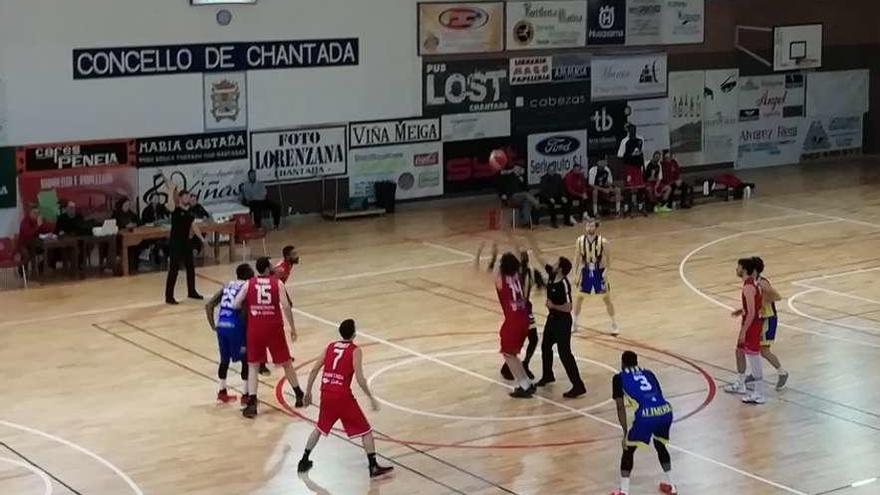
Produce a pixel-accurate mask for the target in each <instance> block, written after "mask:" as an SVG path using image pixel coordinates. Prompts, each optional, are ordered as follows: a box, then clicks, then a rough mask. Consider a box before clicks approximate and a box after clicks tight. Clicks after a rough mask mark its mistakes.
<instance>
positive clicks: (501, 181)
mask: <svg viewBox="0 0 880 495" xmlns="http://www.w3.org/2000/svg"><path fill="white" fill-rule="evenodd" d="M524 175H525V170H524V169H523V168H522V167H519V166H513V167H511V168H507V169H504V170H502V171H501V172H499V173H498V196H499V197H500V198H501V201H502V202H503V203H504V204H505V205H506V206H509V207H511V208H516V209H517V212H518V216H519V224H520V225H526V224H528V223H529V222H530V221H531V222H533V223H538V218H537V214H538V208H540V206H541V204H540V203H539V202H538V199H537V198H535V196H533V195H532V193H530V192H529V188H528V186H527V185H526V182H525V179H524V177H523V176H524Z"/></svg>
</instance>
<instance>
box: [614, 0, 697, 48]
mask: <svg viewBox="0 0 880 495" xmlns="http://www.w3.org/2000/svg"><path fill="white" fill-rule="evenodd" d="M630 1H631V2H632V0H630ZM705 24H706V0H664V4H663V22H662V26H663V35H662V44H664V45H679V44H686V43H702V42H703V38H704V36H703V33H704V31H705ZM627 43H628V44H629V40H627Z"/></svg>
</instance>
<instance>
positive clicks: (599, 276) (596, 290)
mask: <svg viewBox="0 0 880 495" xmlns="http://www.w3.org/2000/svg"><path fill="white" fill-rule="evenodd" d="M608 290H609V287H608V283H607V282H606V281H605V269H604V268H596V269H594V270H590V267H588V266H585V267H584V268H583V269H582V270H581V293H583V294H605V293H607V292H608Z"/></svg>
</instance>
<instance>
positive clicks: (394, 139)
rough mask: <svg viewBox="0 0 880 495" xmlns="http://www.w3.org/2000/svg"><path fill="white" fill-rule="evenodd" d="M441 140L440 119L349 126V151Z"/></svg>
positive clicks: (392, 121)
mask: <svg viewBox="0 0 880 495" xmlns="http://www.w3.org/2000/svg"><path fill="white" fill-rule="evenodd" d="M439 140H440V121H439V120H438V119H418V118H416V119H399V120H382V121H373V122H352V123H351V124H349V125H348V147H349V149H354V148H369V147H375V146H388V145H393V144H411V143H425V142H431V141H439Z"/></svg>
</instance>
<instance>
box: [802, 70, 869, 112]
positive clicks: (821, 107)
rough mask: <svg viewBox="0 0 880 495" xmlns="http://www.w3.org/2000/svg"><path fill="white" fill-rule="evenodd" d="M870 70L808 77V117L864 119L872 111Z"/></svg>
mask: <svg viewBox="0 0 880 495" xmlns="http://www.w3.org/2000/svg"><path fill="white" fill-rule="evenodd" d="M869 86H870V73H869V72H868V70H867V69H862V70H842V71H829V72H811V73H809V74H808V75H807V115H862V114H864V113H865V112H867V111H868V88H869Z"/></svg>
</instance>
